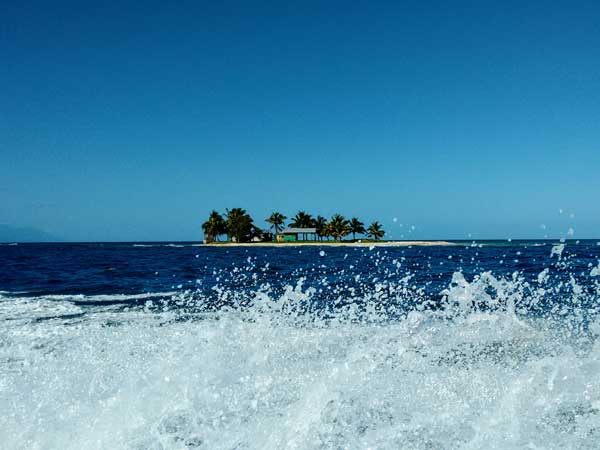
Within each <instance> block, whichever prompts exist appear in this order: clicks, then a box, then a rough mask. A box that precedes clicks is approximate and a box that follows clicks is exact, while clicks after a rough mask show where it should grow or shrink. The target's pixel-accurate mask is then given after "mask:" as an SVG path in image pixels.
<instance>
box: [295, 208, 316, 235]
mask: <svg viewBox="0 0 600 450" xmlns="http://www.w3.org/2000/svg"><path fill="white" fill-rule="evenodd" d="M312 225H313V218H312V216H311V215H310V214H308V213H306V212H305V211H298V212H297V213H296V215H295V216H294V217H292V221H291V222H290V225H289V226H290V227H296V228H310V227H311V226H312ZM302 234H303V235H304V240H306V233H302Z"/></svg>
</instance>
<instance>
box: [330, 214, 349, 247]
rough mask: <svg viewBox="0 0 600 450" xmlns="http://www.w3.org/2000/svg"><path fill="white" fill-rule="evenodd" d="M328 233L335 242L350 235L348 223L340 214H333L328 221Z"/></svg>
mask: <svg viewBox="0 0 600 450" xmlns="http://www.w3.org/2000/svg"><path fill="white" fill-rule="evenodd" d="M328 225H329V227H330V232H331V235H332V236H333V238H334V239H335V240H336V241H339V240H341V239H342V238H343V237H344V236H346V235H347V234H348V233H350V222H348V220H346V219H345V218H344V216H342V215H341V214H334V215H333V216H332V217H331V220H330V221H329V224H328Z"/></svg>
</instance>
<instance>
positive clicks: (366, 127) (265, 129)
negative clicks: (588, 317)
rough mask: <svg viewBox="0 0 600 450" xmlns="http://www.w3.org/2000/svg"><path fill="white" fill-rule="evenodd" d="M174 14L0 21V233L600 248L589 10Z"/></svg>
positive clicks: (321, 5)
mask: <svg viewBox="0 0 600 450" xmlns="http://www.w3.org/2000/svg"><path fill="white" fill-rule="evenodd" d="M11 3H12V4H11ZM173 3H175V2H165V1H160V2H155V3H153V2H139V1H135V2H130V1H127V0H122V1H119V2H72V3H65V2H60V1H58V2H35V1H32V2H23V1H19V2H10V1H9V2H3V4H2V13H1V14H0V55H1V67H0V89H1V90H0V224H4V225H8V226H12V227H35V228H38V229H40V230H43V231H45V232H48V233H51V234H53V235H55V236H59V237H61V238H63V239H66V240H75V241H89V240H196V239H201V238H202V235H201V230H200V224H201V223H202V221H203V220H204V219H205V217H206V216H207V215H208V213H209V212H210V210H211V209H213V208H214V209H217V210H220V211H224V210H225V208H231V207H236V206H240V207H244V208H246V209H247V210H248V211H249V212H250V213H251V214H252V215H253V216H254V217H255V219H256V221H257V223H258V224H259V225H261V226H266V224H265V223H264V222H263V221H262V219H264V218H265V217H267V216H268V215H269V213H270V212H272V211H276V210H277V211H281V212H283V213H285V214H286V215H288V216H292V215H293V214H294V213H295V212H296V211H297V210H298V209H304V210H307V211H308V212H311V213H313V214H322V215H326V216H329V215H331V214H333V213H336V212H340V213H342V214H345V215H346V216H352V215H358V216H359V217H360V218H362V219H363V220H364V221H365V222H369V221H371V220H374V219H379V220H380V221H381V222H382V223H383V224H384V227H385V229H386V230H387V231H388V237H392V238H401V237H404V238H429V239H443V238H458V239H460V238H465V239H468V238H469V237H472V238H475V239H477V238H505V237H513V238H519V237H524V238H527V237H533V238H541V237H544V235H549V236H550V237H559V236H561V235H565V234H566V233H567V231H568V229H569V228H573V230H574V237H575V238H577V237H579V238H585V237H591V238H600V3H598V2H597V1H590V2H572V1H569V2H563V3H562V4H561V3H559V2H522V1H518V2H468V3H461V2H446V1H444V2H439V3H430V2H425V1H414V2H406V3H402V2H396V1H394V2H376V1H364V2H361V1H359V2H348V1H344V2H327V1H314V2H313V1H302V2H285V1H278V2H256V3H254V2H239V3H238V2H228V1H215V2H201V1H191V2H178V4H177V5H174V4H173ZM524 3H527V4H526V5H525V4H524ZM550 3H552V5H551V6H550ZM559 210H562V211H563V212H562V214H561V213H559ZM394 218H396V219H397V221H394ZM401 225H402V226H401ZM412 226H414V230H413V229H412Z"/></svg>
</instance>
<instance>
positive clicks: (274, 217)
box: [265, 212, 287, 240]
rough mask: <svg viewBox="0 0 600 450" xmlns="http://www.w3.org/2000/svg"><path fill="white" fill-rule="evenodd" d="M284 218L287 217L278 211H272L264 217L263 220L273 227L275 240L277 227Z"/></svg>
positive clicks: (277, 231)
mask: <svg viewBox="0 0 600 450" xmlns="http://www.w3.org/2000/svg"><path fill="white" fill-rule="evenodd" d="M285 219H287V217H286V216H284V215H283V214H281V213H278V212H274V213H273V214H271V215H270V216H269V217H268V218H267V219H265V222H267V223H270V224H271V228H275V240H277V235H278V234H279V227H280V226H281V225H283V224H284V222H285Z"/></svg>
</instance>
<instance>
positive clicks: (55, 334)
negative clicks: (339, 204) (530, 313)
mask: <svg viewBox="0 0 600 450" xmlns="http://www.w3.org/2000/svg"><path fill="white" fill-rule="evenodd" d="M542 278H543V279H544V280H545V279H546V275H544V276H543V277H542ZM408 281H409V280H406V283H408ZM379 284H381V283H379ZM378 292H381V289H380V290H379V291H378V290H377V289H376V288H374V292H373V293H372V294H371V295H372V296H373V299H372V300H373V301H372V302H371V306H370V307H368V308H367V309H366V310H359V308H357V307H356V305H354V304H350V305H347V306H346V307H344V308H342V309H341V310H340V311H339V313H338V314H336V315H335V316H333V317H328V318H324V317H323V316H320V315H319V314H308V313H302V312H300V311H299V310H298V307H297V305H299V304H301V303H302V302H304V301H309V300H310V299H311V297H312V296H313V295H314V294H315V289H314V288H304V287H303V283H302V281H299V282H298V283H297V284H294V285H293V286H289V287H288V288H287V289H286V290H285V291H284V293H283V294H281V295H278V296H273V295H272V294H271V293H270V292H269V290H268V289H266V290H260V289H259V290H257V291H256V292H254V293H252V294H248V293H245V294H244V293H240V292H231V291H228V290H227V289H225V288H221V289H220V291H219V290H218V293H219V295H220V296H222V297H223V298H225V297H231V296H234V297H235V296H236V295H237V296H240V297H243V296H248V295H251V296H252V297H253V306H251V307H249V308H246V309H244V308H230V309H224V310H221V311H219V312H215V313H211V314H202V315H200V314H198V315H197V317H196V319H198V320H193V318H192V319H190V318H188V319H187V320H181V316H180V315H179V312H178V310H177V309H168V308H165V309H164V310H160V311H156V310H154V311H148V310H144V309H137V310H131V311H120V312H118V313H117V312H111V311H110V310H107V309H105V308H102V309H101V310H99V311H97V312H94V311H95V310H93V309H92V310H91V312H87V309H86V307H84V306H82V305H79V304H74V303H73V302H72V301H71V300H72V298H68V296H67V297H64V296H63V297H57V296H54V297H46V298H43V297H39V298H36V299H33V300H32V299H29V300H28V299H21V300H18V301H15V300H14V299H10V300H9V299H5V300H3V301H2V302H0V320H1V322H0V323H2V333H0V361H1V365H0V371H1V373H0V375H1V376H0V405H3V413H2V415H0V442H2V445H3V446H4V447H5V448H10V449H13V448H14V449H48V448H61V449H184V448H198V449H211V450H219V449H275V450H279V449H342V448H344V449H345V448H348V449H366V448H374V449H375V448H376V449H527V448H531V449H534V448H538V449H541V448H543V449H597V448H599V447H600V345H599V344H598V343H595V342H594V341H593V339H592V338H590V337H586V338H585V339H584V338H583V337H581V336H580V335H579V334H578V333H577V332H576V331H575V330H574V329H573V328H568V329H567V330H565V329H563V328H561V327H560V324H559V323H555V322H554V321H552V320H550V319H542V318H539V319H533V318H527V317H523V316H522V315H519V314H517V313H516V311H518V309H519V305H520V304H521V303H523V302H524V301H529V300H530V299H527V298H524V297H523V295H524V294H523V292H524V291H523V283H522V282H521V281H519V279H518V277H516V276H515V277H513V278H509V279H497V278H495V277H494V276H493V275H492V274H491V273H488V272H486V273H482V274H481V275H479V276H478V277H476V278H475V279H472V280H467V279H465V277H464V276H463V275H462V274H460V273H456V274H454V276H453V279H452V281H451V283H449V286H448V288H447V289H446V290H445V291H444V294H445V297H444V305H445V306H444V308H442V309H441V310H437V311H419V310H418V309H417V310H414V311H412V312H410V313H408V314H406V315H405V316H404V317H403V318H402V319H399V320H385V317H384V314H383V313H382V311H381V310H379V309H378V308H377V304H378V303H377V301H376V300H377V298H384V297H377V295H380V294H379V293H378ZM161 295H163V294H157V296H161ZM177 296H178V297H176V298H180V299H181V300H182V301H184V300H185V294H177ZM11 301H12V304H10V306H8V305H9V303H10V302H11ZM331 301H332V302H334V301H336V299H334V298H332V299H331ZM50 304H51V305H53V307H54V308H58V310H60V309H63V312H64V313H65V315H66V314H78V313H82V312H85V316H86V317H87V319H86V320H81V321H72V320H66V319H65V320H62V321H60V320H59V319H56V320H53V321H48V320H45V321H36V322H32V323H24V322H23V321H22V320H6V319H14V318H16V317H20V318H21V319H24V318H26V317H28V315H33V316H34V317H38V311H37V309H36V308H41V309H44V308H45V307H47V305H50ZM56 310H57V309H55V311H56ZM592 328H593V327H592ZM597 328H598V329H600V326H598V327H597ZM584 344H585V345H584Z"/></svg>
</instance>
